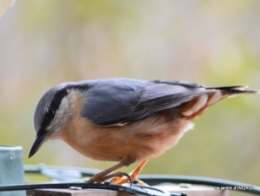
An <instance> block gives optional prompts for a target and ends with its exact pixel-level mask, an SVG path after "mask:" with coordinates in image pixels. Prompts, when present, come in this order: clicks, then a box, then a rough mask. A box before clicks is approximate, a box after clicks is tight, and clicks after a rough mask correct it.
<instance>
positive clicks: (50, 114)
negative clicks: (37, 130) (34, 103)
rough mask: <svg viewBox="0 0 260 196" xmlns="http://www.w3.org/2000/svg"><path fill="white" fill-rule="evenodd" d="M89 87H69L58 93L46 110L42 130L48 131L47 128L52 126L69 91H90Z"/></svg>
mask: <svg viewBox="0 0 260 196" xmlns="http://www.w3.org/2000/svg"><path fill="white" fill-rule="evenodd" d="M88 88H89V86H88V85H78V86H72V85H70V86H67V87H66V88H63V89H61V90H59V91H57V92H56V94H55V95H54V96H53V98H52V102H51V103H50V105H49V107H47V108H45V111H44V117H43V120H42V123H41V129H42V130H46V128H47V127H48V126H49V125H50V123H51V121H52V120H53V119H54V117H55V114H56V111H57V110H58V109H59V107H60V104H61V101H62V99H63V98H64V97H66V96H67V95H68V90H69V89H75V90H84V89H88Z"/></svg>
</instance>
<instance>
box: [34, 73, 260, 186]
mask: <svg viewBox="0 0 260 196" xmlns="http://www.w3.org/2000/svg"><path fill="white" fill-rule="evenodd" d="M246 88H247V86H244V85H234V86H219V87H206V86H204V85H201V84H197V83H193V82H188V81H176V80H149V81H148V80H141V79H130V78H108V79H98V80H83V81H79V82H65V83H62V84H59V85H57V86H55V87H53V88H51V89H50V90H48V91H47V92H46V93H45V94H44V95H43V96H42V98H41V99H40V101H39V103H38V105H37V107H36V110H35V114H34V126H35V130H36V139H35V141H34V143H33V145H32V147H31V150H30V153H29V158H30V157H32V156H33V155H34V154H35V153H36V152H37V151H38V150H39V148H40V147H41V146H42V144H43V143H44V142H45V141H47V140H49V139H61V140H63V141H65V142H66V143H67V144H69V145H70V146H71V147H72V148H74V149H75V150H76V151H78V152H79V153H81V154H82V155H84V156H86V157H88V158H91V159H94V160H99V161H115V162H117V164H115V165H114V166H112V167H110V168H108V169H106V170H104V171H102V172H100V173H97V174H95V175H94V176H93V177H91V178H90V179H89V180H88V181H87V182H88V183H102V182H103V181H105V180H108V179H110V178H111V179H112V181H111V182H112V183H115V184H123V183H127V182H130V183H131V182H132V181H138V175H139V174H140V172H141V170H142V169H143V167H144V166H145V165H146V164H147V162H148V161H149V160H150V159H152V158H156V157H158V156H160V155H162V154H163V153H164V152H165V151H167V150H169V149H170V148H172V147H173V146H174V145H176V144H177V143H178V141H179V139H180V138H181V137H182V136H183V134H184V133H185V132H186V131H188V130H190V129H192V128H193V126H194V122H193V121H194V120H195V119H196V118H197V117H199V116H200V115H201V114H202V113H203V112H204V111H205V110H206V109H207V108H208V107H209V106H211V105H213V104H215V103H217V102H219V101H220V100H222V99H224V98H228V97H232V96H235V95H239V94H258V93H259V91H258V90H247V89H246ZM137 161H138V162H139V165H138V166H137V167H136V168H135V169H134V170H133V171H132V172H131V173H130V174H126V173H123V172H117V170H118V169H120V168H122V167H125V166H129V165H131V164H133V163H135V162H137Z"/></svg>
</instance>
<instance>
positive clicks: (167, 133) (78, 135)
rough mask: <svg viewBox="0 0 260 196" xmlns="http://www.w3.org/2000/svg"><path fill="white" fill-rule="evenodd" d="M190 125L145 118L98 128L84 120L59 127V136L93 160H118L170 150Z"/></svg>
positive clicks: (150, 155)
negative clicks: (125, 123)
mask: <svg viewBox="0 0 260 196" xmlns="http://www.w3.org/2000/svg"><path fill="white" fill-rule="evenodd" d="M192 127H193V124H192V123H191V122H190V121H187V120H180V119H177V120H174V121H171V122H167V121H165V120H164V119H154V118H148V119H146V120H145V121H142V122H137V123H130V124H128V125H125V126H121V127H120V126H119V127H116V126H115V127H98V126H93V124H91V123H90V122H87V121H86V120H84V121H83V122H80V121H79V120H77V123H73V122H71V124H69V125H68V126H66V127H65V129H64V130H62V134H61V136H62V139H63V140H64V141H65V142H67V143H68V144H69V145H70V146H71V147H73V148H74V149H75V150H77V151H78V152H80V153H81V154H83V155H85V156H87V157H90V158H92V159H96V160H107V161H120V160H122V159H123V158H124V157H126V156H131V157H133V158H134V159H135V160H146V159H150V158H154V157H157V156H159V155H161V154H162V153H164V152H165V151H166V150H168V149H170V148H171V147H172V146H173V145H174V144H176V143H177V141H178V140H179V139H180V137H181V136H182V134H183V133H184V132H185V131H187V130H189V129H191V128H192Z"/></svg>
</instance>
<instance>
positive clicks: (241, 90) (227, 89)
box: [207, 85, 260, 97]
mask: <svg viewBox="0 0 260 196" xmlns="http://www.w3.org/2000/svg"><path fill="white" fill-rule="evenodd" d="M247 88H248V86H244V85H236V86H218V87H209V88H207V89H209V90H210V89H211V90H214V89H215V90H220V91H221V92H222V94H223V95H224V96H226V97H232V96H236V95H239V94H259V93H260V90H247Z"/></svg>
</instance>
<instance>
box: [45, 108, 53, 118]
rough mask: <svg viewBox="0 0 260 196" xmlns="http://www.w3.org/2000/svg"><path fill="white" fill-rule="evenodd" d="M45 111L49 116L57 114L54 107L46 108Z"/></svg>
mask: <svg viewBox="0 0 260 196" xmlns="http://www.w3.org/2000/svg"><path fill="white" fill-rule="evenodd" d="M45 112H46V114H47V115H48V116H49V118H53V117H54V115H55V111H54V110H53V109H52V108H46V110H45Z"/></svg>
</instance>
